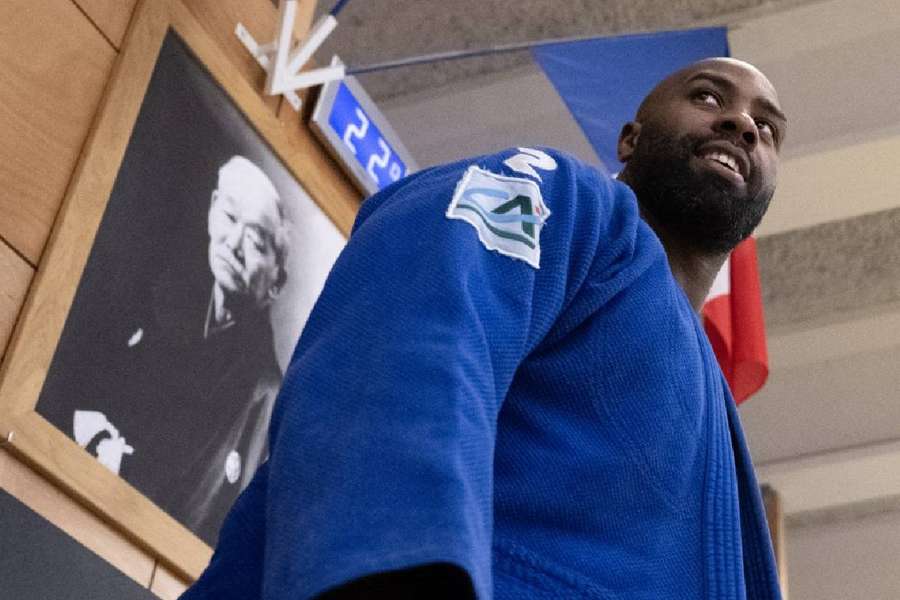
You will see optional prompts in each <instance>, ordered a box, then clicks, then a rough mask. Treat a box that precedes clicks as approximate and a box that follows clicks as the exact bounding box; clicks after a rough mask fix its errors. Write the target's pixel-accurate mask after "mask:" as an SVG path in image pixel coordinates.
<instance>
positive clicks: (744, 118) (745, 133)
mask: <svg viewBox="0 0 900 600" xmlns="http://www.w3.org/2000/svg"><path fill="white" fill-rule="evenodd" d="M716 130H717V131H719V132H721V133H725V134H727V135H729V136H731V137H732V138H734V141H735V143H737V144H738V145H741V146H744V147H745V148H746V149H747V150H752V149H753V148H754V147H755V146H756V143H757V142H758V141H759V133H758V132H757V131H756V122H755V121H754V120H753V117H751V116H750V115H748V114H747V113H746V112H736V111H735V112H732V113H728V114H723V115H722V116H721V117H720V118H719V120H718V121H717V122H716Z"/></svg>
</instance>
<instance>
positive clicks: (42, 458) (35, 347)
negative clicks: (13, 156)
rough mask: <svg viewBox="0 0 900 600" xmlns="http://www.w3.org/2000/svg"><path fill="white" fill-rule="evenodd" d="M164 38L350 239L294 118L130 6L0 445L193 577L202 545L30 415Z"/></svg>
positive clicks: (319, 159) (159, 2) (154, 7)
mask: <svg viewBox="0 0 900 600" xmlns="http://www.w3.org/2000/svg"><path fill="white" fill-rule="evenodd" d="M170 34H174V35H175V36H177V38H178V39H179V40H180V41H181V42H182V43H183V44H184V45H185V46H186V47H187V49H188V50H189V51H190V53H191V55H192V56H193V58H194V59H196V60H197V62H198V63H199V64H200V66H201V67H202V68H203V69H204V70H205V72H206V73H208V74H209V76H211V78H212V80H213V81H214V82H215V83H216V85H217V86H218V87H219V88H221V90H222V91H223V93H224V95H225V97H226V98H227V99H228V100H230V102H231V103H232V104H233V105H234V106H235V107H236V108H237V109H238V111H239V112H240V113H241V114H242V115H243V116H244V118H245V119H246V121H247V122H248V123H249V125H250V126H251V127H252V129H253V130H254V131H255V133H256V134H257V135H258V137H259V138H260V139H261V140H262V141H263V142H264V143H265V145H266V146H267V148H268V149H269V151H271V152H272V153H273V154H274V156H275V157H276V158H277V159H278V161H280V163H281V164H282V165H283V166H284V168H286V170H287V171H288V172H289V173H290V175H291V176H292V177H293V178H294V179H295V180H296V182H298V183H299V185H300V186H302V189H304V190H305V191H306V192H307V193H308V195H309V196H310V197H311V198H312V200H313V201H314V202H315V204H316V205H317V206H318V207H319V209H320V210H321V211H322V212H323V213H324V214H325V215H327V217H328V218H329V219H330V220H331V223H332V224H333V225H334V226H336V227H337V230H339V231H340V232H341V233H342V234H343V235H344V236H347V235H349V230H350V227H351V226H352V220H353V218H354V215H355V212H356V209H357V208H358V206H359V202H360V197H359V195H358V193H357V192H356V191H355V190H354V188H353V186H352V185H351V184H350V183H349V182H348V181H347V180H346V178H345V176H344V175H343V174H342V173H341V171H340V169H339V168H338V167H337V166H336V165H335V163H334V162H333V161H332V160H331V159H330V158H329V157H328V156H327V154H326V153H325V151H324V150H323V149H322V148H321V147H320V146H319V144H318V142H317V141H316V140H315V139H314V138H313V136H312V135H311V134H310V133H309V131H308V130H307V129H306V127H305V126H304V125H302V124H301V123H300V122H299V121H300V118H299V116H297V117H296V118H291V119H286V118H284V117H283V116H282V118H279V116H278V115H277V114H275V113H274V112H273V110H272V109H271V107H270V103H269V104H267V103H266V102H264V101H263V98H262V97H261V95H260V93H259V92H258V91H257V90H256V89H254V87H253V86H252V85H251V84H250V83H248V82H247V81H246V80H245V79H244V78H243V77H242V76H241V74H240V73H239V71H238V69H236V68H235V67H234V66H233V65H232V64H231V63H230V62H229V61H228V59H227V58H226V57H225V54H224V53H223V52H222V51H221V50H220V49H219V48H218V47H217V46H216V44H215V42H214V41H213V40H212V38H211V37H210V36H209V34H208V33H207V32H206V31H205V30H204V29H203V27H202V26H201V25H200V24H199V23H198V22H197V21H196V20H195V19H194V18H193V16H192V15H191V13H190V11H189V10H188V9H187V8H186V7H185V6H184V5H182V4H181V3H180V2H179V1H176V0H145V1H142V2H140V3H139V5H138V6H137V8H136V9H135V13H134V16H133V18H132V21H131V24H130V27H129V31H128V33H127V35H126V38H125V41H124V43H123V47H122V52H121V53H120V55H119V58H118V61H117V63H116V66H115V67H114V69H113V74H112V76H111V78H110V81H109V84H108V88H107V90H106V93H105V97H104V100H103V102H102V103H101V105H100V108H99V109H98V111H97V116H96V118H95V123H94V126H93V129H92V132H91V135H90V136H89V138H88V142H87V144H86V145H85V147H84V149H83V152H82V155H81V158H80V160H79V163H78V167H77V169H76V170H75V172H74V175H73V178H72V180H71V182H70V186H69V189H68V192H67V195H66V198H65V200H64V202H63V204H62V208H61V210H60V213H59V215H58V217H57V220H56V223H55V226H54V230H53V233H52V234H51V238H50V241H49V244H48V246H47V249H46V250H45V252H44V255H43V257H42V260H41V264H40V266H39V268H38V272H37V275H36V278H35V281H34V283H33V285H32V287H31V290H30V292H29V297H28V299H27V301H26V303H25V305H24V308H23V310H22V313H21V316H20V318H19V321H18V323H17V326H16V330H15V332H14V334H13V338H12V341H11V343H10V346H9V348H8V352H7V355H6V359H5V362H4V364H3V365H2V368H0V443H2V444H3V446H4V448H5V449H7V450H9V451H11V452H12V453H14V454H15V455H16V456H18V457H20V458H21V459H23V460H24V461H25V462H27V463H28V464H30V465H31V466H32V467H34V468H36V469H37V470H39V471H40V472H42V473H43V474H44V475H45V476H47V477H48V478H49V479H51V480H52V481H53V482H54V483H55V484H56V485H58V486H60V487H61V488H62V489H64V490H65V491H66V493H67V494H69V495H71V496H73V497H74V498H76V499H77V500H79V501H80V502H81V503H83V504H84V505H86V506H87V507H88V508H89V509H91V510H92V511H94V512H95V513H97V514H98V515H100V516H101V518H103V519H104V520H105V521H107V522H108V523H110V524H111V525H112V526H114V527H115V528H117V529H119V530H120V531H122V532H123V533H124V534H125V535H126V536H127V537H128V538H130V539H132V540H133V541H135V542H136V543H138V544H139V545H140V546H141V547H143V548H144V549H146V550H147V551H148V552H150V553H151V554H152V555H154V556H156V557H158V558H159V559H160V560H161V561H162V562H163V563H164V564H165V565H166V566H168V567H169V568H170V569H171V570H172V571H173V573H175V574H176V575H178V576H181V577H184V578H186V579H195V578H196V577H197V576H199V574H200V573H201V572H202V570H203V569H204V568H205V566H206V564H207V563H208V561H209V558H210V556H211V549H210V548H209V546H208V545H207V544H205V543H204V542H203V541H201V540H200V539H199V538H198V537H197V536H196V535H194V534H193V533H192V532H191V531H189V530H188V529H187V528H186V527H185V526H184V525H182V524H181V523H179V522H178V521H176V520H175V519H174V518H173V517H172V516H170V515H169V514H167V513H166V512H164V511H163V510H162V509H160V508H159V507H158V506H157V505H156V504H154V503H153V502H152V501H151V500H149V499H148V498H147V497H146V496H145V495H144V494H142V493H141V492H140V491H139V490H138V489H136V488H135V487H132V486H131V485H129V484H128V483H127V482H126V481H125V480H124V479H122V478H121V477H119V476H118V475H116V474H115V473H114V472H113V471H111V470H110V469H108V468H107V467H105V466H103V465H102V464H100V462H98V461H97V460H96V459H95V458H94V457H93V456H91V455H90V454H88V452H86V451H85V450H84V449H83V448H82V447H81V446H79V445H78V444H77V443H76V442H75V441H74V440H73V439H72V438H70V437H69V436H68V435H66V434H65V433H63V432H62V431H60V430H59V429H58V428H57V427H55V426H54V425H52V424H51V423H50V422H49V421H48V420H47V419H45V418H44V417H43V416H42V415H41V414H39V413H38V412H37V410H36V407H37V403H38V400H39V397H40V394H41V391H42V388H43V387H44V382H45V379H46V378H47V376H48V372H49V370H50V367H51V363H52V361H53V358H54V354H55V352H56V349H57V346H58V344H59V343H60V339H61V336H62V334H63V329H64V327H65V325H66V321H67V317H68V315H69V311H70V308H71V306H72V304H73V301H74V300H75V299H76V293H77V291H78V288H79V284H80V282H81V280H82V274H83V272H84V270H85V268H86V266H87V264H88V260H89V258H90V256H91V251H92V248H93V246H94V241H95V237H96V236H97V234H98V230H99V228H100V227H101V223H102V222H103V220H104V214H105V212H106V209H107V204H108V202H109V199H110V197H111V194H112V193H113V189H114V185H115V183H116V179H117V177H118V174H119V170H120V168H121V165H122V162H123V158H124V157H125V155H126V150H127V148H128V146H129V143H130V139H131V136H132V131H133V129H134V128H135V125H136V122H137V121H138V118H139V114H140V111H141V107H142V103H143V101H144V97H145V94H146V93H147V90H148V86H149V84H150V81H151V78H152V77H153V74H154V70H155V66H156V64H157V60H158V56H159V54H160V52H161V48H162V47H163V44H164V41H165V40H166V38H167V36H170Z"/></svg>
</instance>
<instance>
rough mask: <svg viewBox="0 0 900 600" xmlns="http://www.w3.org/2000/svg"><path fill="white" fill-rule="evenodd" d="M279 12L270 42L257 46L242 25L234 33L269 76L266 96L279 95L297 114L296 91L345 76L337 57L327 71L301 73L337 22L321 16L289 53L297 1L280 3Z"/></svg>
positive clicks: (282, 1)
mask: <svg viewBox="0 0 900 600" xmlns="http://www.w3.org/2000/svg"><path fill="white" fill-rule="evenodd" d="M279 12H280V24H279V26H278V33H277V35H276V37H275V39H274V40H273V41H272V42H269V43H267V44H259V43H258V42H257V41H256V40H255V39H253V36H252V35H250V32H249V31H247V28H246V27H244V26H243V24H241V23H238V24H237V26H236V27H235V29H234V33H235V35H237V37H238V39H239V40H241V43H243V44H244V46H245V47H246V48H247V50H249V51H250V54H252V55H253V58H255V59H256V62H258V63H259V64H260V66H261V67H262V68H263V69H265V71H266V73H267V74H268V77H266V93H267V94H269V95H273V96H274V95H278V94H281V95H282V96H284V97H285V99H286V100H287V101H288V103H289V104H290V105H291V106H292V107H293V108H294V110H296V111H299V110H300V106H301V101H300V96H298V95H297V90H300V89H304V88H308V87H312V86H315V85H321V84H325V83H328V82H329V81H335V80H338V79H343V78H344V75H345V74H346V67H345V66H344V65H343V64H342V63H341V62H340V60H338V58H337V57H334V58H333V59H332V60H331V64H330V65H328V66H327V67H320V68H318V69H311V70H309V71H304V72H302V73H301V72H300V70H301V69H302V68H303V65H305V64H306V63H307V62H308V61H309V59H310V58H312V55H313V53H315V51H316V50H318V49H319V47H320V46H321V45H322V43H323V42H324V41H325V40H326V39H327V38H328V36H329V35H330V34H331V32H332V31H334V29H335V27H337V19H336V18H335V17H334V15H332V14H326V15H324V16H322V17H321V18H320V19H319V20H318V21H316V23H315V24H314V25H313V26H312V28H311V29H310V31H309V35H308V36H307V37H306V39H304V40H301V41H300V42H299V43H298V44H297V45H296V47H295V48H293V49H292V48H291V46H292V45H293V44H292V41H293V40H292V38H293V31H294V19H295V17H296V15H297V0H281V3H280V9H279Z"/></svg>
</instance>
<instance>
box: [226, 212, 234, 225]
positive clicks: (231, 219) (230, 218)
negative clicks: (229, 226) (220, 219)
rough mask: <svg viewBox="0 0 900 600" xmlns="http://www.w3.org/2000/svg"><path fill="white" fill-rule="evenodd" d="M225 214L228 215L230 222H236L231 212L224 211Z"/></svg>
mask: <svg viewBox="0 0 900 600" xmlns="http://www.w3.org/2000/svg"><path fill="white" fill-rule="evenodd" d="M225 216H226V217H228V220H229V221H231V222H232V223H236V222H237V218H236V217H235V216H234V215H233V214H231V213H230V212H226V213H225Z"/></svg>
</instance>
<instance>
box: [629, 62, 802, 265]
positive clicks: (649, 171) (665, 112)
mask: <svg viewBox="0 0 900 600" xmlns="http://www.w3.org/2000/svg"><path fill="white" fill-rule="evenodd" d="M785 128H786V120H785V118H784V115H783V114H782V112H781V109H780V108H779V106H778V98H777V96H776V94H775V90H774V88H773V87H772V84H771V83H770V82H769V80H768V79H766V77H765V76H764V75H763V74H762V73H760V72H759V71H758V70H757V69H756V68H754V67H752V66H751V65H748V64H746V63H743V62H740V61H735V60H730V59H712V60H706V61H701V62H699V63H696V64H695V65H692V66H691V67H688V68H687V69H684V70H682V71H679V72H677V73H675V74H674V75H672V76H670V77H669V78H667V79H666V80H665V81H663V82H662V83H661V84H660V85H659V86H657V87H656V88H655V89H654V91H653V92H651V94H650V95H649V96H648V97H647V99H646V100H645V101H644V103H643V104H642V105H641V108H640V110H639V111H638V115H637V118H636V121H635V122H632V123H629V124H627V125H626V126H625V127H624V128H623V131H622V136H621V138H620V141H619V156H620V159H621V160H623V162H626V167H625V170H624V171H623V173H624V175H625V177H624V179H625V180H626V181H627V182H628V183H629V184H630V185H631V187H632V188H633V189H634V191H635V193H636V195H637V197H638V200H639V201H640V203H641V206H642V207H643V208H644V210H646V211H647V212H648V213H649V214H650V215H651V216H652V217H653V218H654V219H655V220H656V221H657V222H658V223H659V224H660V225H661V226H662V227H664V228H666V229H668V230H669V231H671V232H672V233H673V234H676V235H678V236H679V237H681V238H682V239H683V240H684V241H685V242H687V243H689V244H692V245H694V246H695V247H697V248H698V249H700V250H702V251H706V252H727V251H729V250H731V249H732V248H733V247H734V246H735V245H737V243H738V242H740V241H741V240H742V239H744V238H745V237H747V236H748V235H750V233H751V232H752V231H753V229H754V228H755V227H756V226H757V225H758V224H759V221H760V220H761V219H762V216H763V215H764V214H765V212H766V209H767V208H768V205H769V201H770V200H771V198H772V194H773V192H774V190H775V176H776V171H777V163H778V151H779V149H780V147H781V143H782V140H783V138H784V133H785Z"/></svg>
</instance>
